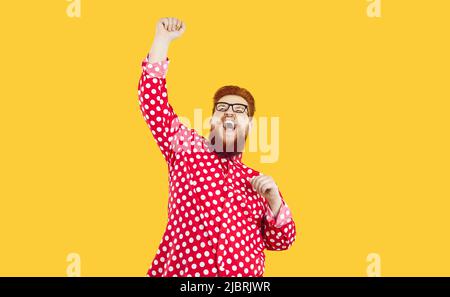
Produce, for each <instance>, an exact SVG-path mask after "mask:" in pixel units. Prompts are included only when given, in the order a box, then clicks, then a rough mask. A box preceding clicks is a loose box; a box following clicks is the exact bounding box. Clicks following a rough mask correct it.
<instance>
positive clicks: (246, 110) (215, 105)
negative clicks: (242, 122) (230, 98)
mask: <svg viewBox="0 0 450 297" xmlns="http://www.w3.org/2000/svg"><path fill="white" fill-rule="evenodd" d="M218 104H226V105H228V108H227V109H226V110H224V111H222V110H217V105H218ZM235 105H241V106H245V109H244V111H243V112H238V111H235V110H234V106H235ZM230 106H231V110H233V112H235V113H238V114H241V113H245V112H247V116H249V113H248V105H245V104H242V103H228V102H223V101H221V102H216V103H215V104H214V110H216V111H218V112H227V111H228V110H229V109H230Z"/></svg>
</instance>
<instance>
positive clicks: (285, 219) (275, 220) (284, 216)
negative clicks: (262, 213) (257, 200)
mask: <svg viewBox="0 0 450 297" xmlns="http://www.w3.org/2000/svg"><path fill="white" fill-rule="evenodd" d="M266 220H267V222H269V224H272V225H274V226H275V227H276V228H280V227H282V226H284V225H285V224H287V223H289V222H290V221H291V220H292V214H291V211H290V210H289V207H288V205H287V204H286V203H285V202H284V201H282V204H281V207H280V211H279V212H278V215H277V217H275V215H274V214H273V211H272V209H271V208H270V206H268V207H267V210H266Z"/></svg>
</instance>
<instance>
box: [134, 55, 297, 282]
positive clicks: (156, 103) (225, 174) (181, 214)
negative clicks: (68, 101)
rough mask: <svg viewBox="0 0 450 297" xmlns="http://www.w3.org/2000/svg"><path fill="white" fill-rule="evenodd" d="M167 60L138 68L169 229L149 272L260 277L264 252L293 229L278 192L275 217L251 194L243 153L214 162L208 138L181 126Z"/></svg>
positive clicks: (282, 244)
mask: <svg viewBox="0 0 450 297" xmlns="http://www.w3.org/2000/svg"><path fill="white" fill-rule="evenodd" d="M168 64H169V58H168V57H167V58H166V60H165V61H159V62H155V63H149V62H148V56H147V57H146V58H145V59H144V61H143V62H142V74H141V77H140V80H139V86H138V97H139V106H140V109H141V112H142V115H143V117H144V119H145V122H146V123H147V125H148V127H149V128H150V131H151V133H152V135H153V138H154V139H155V140H156V143H157V145H158V147H159V149H160V150H161V152H162V154H163V156H164V159H165V161H166V163H167V166H168V173H169V202H168V221H167V225H166V229H165V232H164V234H163V237H162V240H161V241H160V243H159V247H158V250H157V252H156V255H155V257H154V260H153V261H152V263H151V266H150V268H149V269H148V271H147V276H155V277H175V276H178V277H180V276H181V277H191V276H195V277H199V276H225V277H227V276H238V277H239V276H243V277H248V276H255V277H256V276H263V273H264V264H265V255H264V250H265V249H267V250H274V251H281V250H286V249H288V248H289V247H291V245H292V244H293V242H294V241H295V236H296V228H295V224H294V220H293V218H292V214H291V212H290V210H289V208H288V205H287V204H286V202H285V201H284V198H283V196H282V195H281V192H280V191H279V194H280V196H281V198H282V206H281V208H280V211H279V213H278V215H277V217H274V214H273V212H272V210H271V209H270V206H269V204H268V202H267V201H266V199H265V198H264V197H262V196H261V195H259V194H258V193H257V192H256V191H255V190H254V189H253V188H252V186H251V184H250V179H251V178H252V177H254V176H257V175H260V174H261V173H259V172H258V171H256V170H254V169H252V168H250V167H248V166H246V165H245V164H244V163H243V162H242V153H240V154H238V155H234V156H229V157H222V156H221V155H219V154H217V153H216V152H215V151H214V150H213V149H212V148H211V146H210V145H209V142H208V140H207V139H206V138H204V137H203V136H201V135H199V134H198V133H197V132H196V131H195V130H194V129H189V128H188V127H186V126H185V125H183V124H182V123H181V122H180V121H179V119H178V117H177V115H176V113H175V112H174V110H173V108H172V106H171V104H170V103H169V101H168V93H167V88H166V74H167V70H168Z"/></svg>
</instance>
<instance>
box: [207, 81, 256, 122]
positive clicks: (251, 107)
mask: <svg viewBox="0 0 450 297" xmlns="http://www.w3.org/2000/svg"><path fill="white" fill-rule="evenodd" d="M226 95H236V96H240V97H242V98H244V99H245V101H247V103H248V115H249V117H253V115H254V114H255V111H256V109H255V99H254V98H253V95H252V94H251V93H250V92H249V91H248V90H247V89H244V88H241V87H238V86H224V87H221V88H220V89H218V90H217V91H216V93H215V94H214V99H213V100H214V101H213V103H214V106H213V113H214V111H215V107H216V103H217V101H219V100H220V98H222V97H223V96H226Z"/></svg>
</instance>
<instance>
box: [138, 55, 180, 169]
mask: <svg viewBox="0 0 450 297" xmlns="http://www.w3.org/2000/svg"><path fill="white" fill-rule="evenodd" d="M148 58H149V55H147V57H146V58H145V59H144V60H143V62H142V74H141V77H140V79H139V86H138V96H139V107H140V109H141V113H142V116H143V117H144V120H145V122H146V123H147V126H148V127H149V128H150V131H151V133H152V135H153V138H154V139H155V141H156V143H157V145H158V146H159V149H160V150H161V152H162V154H163V156H164V159H165V160H166V162H167V163H170V162H171V161H173V158H174V152H175V151H176V149H177V147H179V146H177V144H178V142H179V141H180V139H181V140H182V139H183V136H182V135H180V134H183V133H187V132H186V131H187V130H188V129H187V127H185V126H184V125H183V124H182V123H181V122H180V120H179V119H178V116H177V114H176V113H175V112H174V110H173V108H172V106H171V105H170V103H169V101H168V94H167V86H166V74H167V70H168V65H169V62H170V60H169V58H168V57H167V58H166V60H165V61H159V62H154V63H149V60H148ZM180 136H181V137H180Z"/></svg>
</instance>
